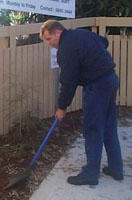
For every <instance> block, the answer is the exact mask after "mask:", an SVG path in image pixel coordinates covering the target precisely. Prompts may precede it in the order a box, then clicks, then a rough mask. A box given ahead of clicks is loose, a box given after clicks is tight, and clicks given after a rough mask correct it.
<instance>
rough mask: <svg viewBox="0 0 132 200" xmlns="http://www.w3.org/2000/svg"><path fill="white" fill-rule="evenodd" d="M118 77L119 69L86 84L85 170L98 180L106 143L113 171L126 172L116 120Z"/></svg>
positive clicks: (84, 125)
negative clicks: (117, 71)
mask: <svg viewBox="0 0 132 200" xmlns="http://www.w3.org/2000/svg"><path fill="white" fill-rule="evenodd" d="M117 90H118V77H117V76H116V75H115V73H113V74H111V75H109V76H107V77H104V78H101V79H99V80H97V81H95V82H93V83H90V84H89V85H87V86H86V87H84V88H83V114H84V121H83V136H84V138H85V151H86V156H87V165H86V166H85V168H83V171H82V173H84V175H85V176H87V177H88V179H89V180H98V177H99V172H100V164H101V155H102V148H103V144H104V146H105V149H106V153H107V158H108V167H109V169H110V171H111V172H112V173H113V174H123V163H122V157H121V150H120V144H119V139H118V135H117V122H116V94H117Z"/></svg>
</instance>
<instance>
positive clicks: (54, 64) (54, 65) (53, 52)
mask: <svg viewBox="0 0 132 200" xmlns="http://www.w3.org/2000/svg"><path fill="white" fill-rule="evenodd" d="M50 53H51V68H52V69H53V68H58V67H59V65H58V63H57V55H56V54H57V49H55V48H51V51H50Z"/></svg>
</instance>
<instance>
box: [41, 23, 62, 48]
mask: <svg viewBox="0 0 132 200" xmlns="http://www.w3.org/2000/svg"><path fill="white" fill-rule="evenodd" d="M63 30H64V26H63V25H62V24H60V23H59V22H58V21H56V20H47V21H46V22H44V23H43V25H42V26H41V28H40V38H41V39H42V40H45V41H46V43H47V45H48V46H51V47H54V48H56V49H57V48H58V45H59V40H60V35H61V33H62V31H63Z"/></svg>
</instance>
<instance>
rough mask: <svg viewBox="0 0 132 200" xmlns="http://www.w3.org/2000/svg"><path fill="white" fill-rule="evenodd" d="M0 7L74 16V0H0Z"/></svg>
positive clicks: (68, 16)
mask: <svg viewBox="0 0 132 200" xmlns="http://www.w3.org/2000/svg"><path fill="white" fill-rule="evenodd" d="M0 9H8V10H16V11H24V12H33V13H39V14H45V15H52V16H60V17H67V18H75V0H0Z"/></svg>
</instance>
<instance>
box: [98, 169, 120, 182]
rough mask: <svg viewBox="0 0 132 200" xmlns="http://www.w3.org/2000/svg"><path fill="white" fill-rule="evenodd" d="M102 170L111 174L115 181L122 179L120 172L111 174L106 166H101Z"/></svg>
mask: <svg viewBox="0 0 132 200" xmlns="http://www.w3.org/2000/svg"><path fill="white" fill-rule="evenodd" d="M102 172H103V173H104V174H106V175H108V176H111V177H112V178H113V179H115V180H117V181H121V180H123V175H122V174H112V173H111V172H110V170H109V168H108V167H103V169H102Z"/></svg>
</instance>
